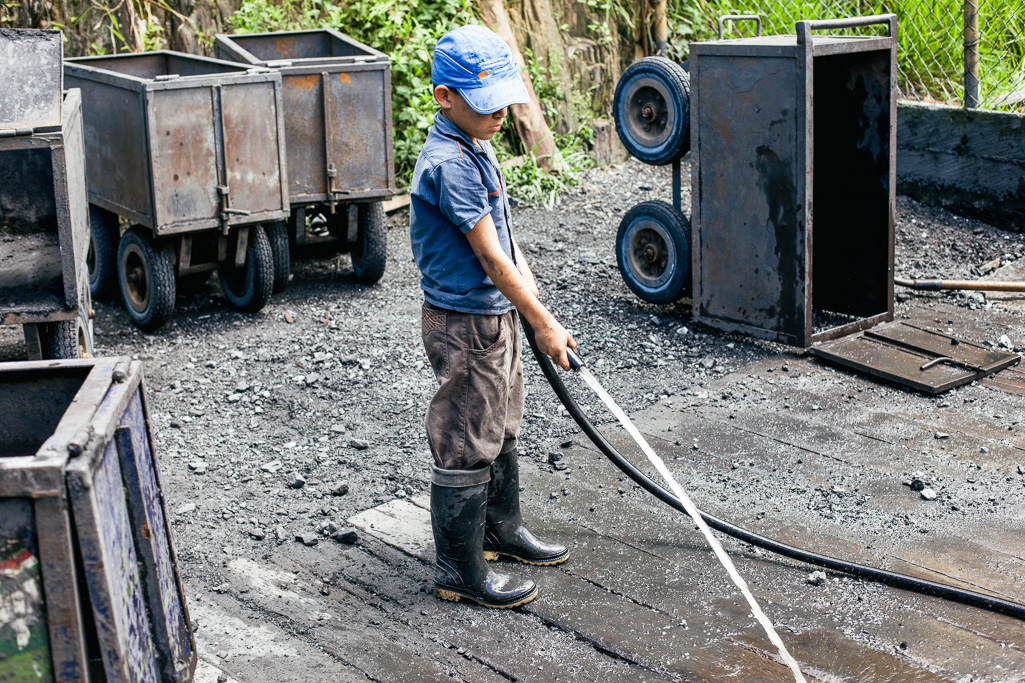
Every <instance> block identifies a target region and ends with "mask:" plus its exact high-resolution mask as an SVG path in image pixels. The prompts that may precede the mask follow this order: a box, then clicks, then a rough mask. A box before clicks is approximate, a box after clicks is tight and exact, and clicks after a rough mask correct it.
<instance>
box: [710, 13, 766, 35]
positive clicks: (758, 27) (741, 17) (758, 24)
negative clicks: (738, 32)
mask: <svg viewBox="0 0 1025 683" xmlns="http://www.w3.org/2000/svg"><path fill="white" fill-rule="evenodd" d="M727 21H732V22H733V23H734V24H736V23H737V22H740V21H753V22H755V35H756V36H759V37H760V36H761V35H762V18H761V17H760V16H758V15H757V14H727V15H725V16H721V17H719V40H722V39H723V37H724V36H725V35H726V31H725V29H726V22H727Z"/></svg>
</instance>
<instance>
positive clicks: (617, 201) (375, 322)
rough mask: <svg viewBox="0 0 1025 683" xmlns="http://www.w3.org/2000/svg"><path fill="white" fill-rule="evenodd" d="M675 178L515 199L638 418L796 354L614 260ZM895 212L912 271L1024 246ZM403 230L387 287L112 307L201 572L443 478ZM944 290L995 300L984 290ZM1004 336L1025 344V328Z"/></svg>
mask: <svg viewBox="0 0 1025 683" xmlns="http://www.w3.org/2000/svg"><path fill="white" fill-rule="evenodd" d="M684 177H685V178H689V172H688V171H687V169H685V171H684ZM670 191H671V184H670V173H669V169H668V168H655V167H649V166H645V165H643V164H641V163H639V162H637V161H633V160H631V161H629V162H627V163H624V164H621V165H618V166H615V167H612V168H609V169H605V170H598V169H595V170H592V171H589V172H588V173H587V174H586V176H585V180H584V182H583V183H582V185H581V186H580V187H578V188H576V189H575V190H574V191H573V192H571V193H570V194H568V195H567V196H565V197H564V198H563V201H562V204H561V205H560V206H558V207H556V208H555V209H553V210H546V209H542V208H528V207H518V208H516V209H514V212H513V216H514V223H515V229H516V234H517V239H518V241H519V243H520V245H521V247H523V249H524V250H525V252H526V253H527V255H528V258H529V260H530V262H531V267H532V268H533V270H534V272H535V274H536V275H537V277H538V281H539V286H540V289H541V292H542V299H543V301H544V302H545V303H546V304H547V305H548V306H549V307H550V308H551V310H552V311H553V312H554V313H555V314H556V316H557V317H559V318H560V319H561V320H562V322H563V323H564V324H565V325H566V327H567V328H568V329H569V330H570V331H571V332H572V333H573V334H574V335H575V337H576V339H577V341H578V342H579V343H580V346H581V353H582V355H583V356H584V357H585V358H587V359H588V360H589V362H590V363H591V365H592V366H593V367H594V368H595V373H596V374H597V375H598V376H599V377H601V378H602V379H603V381H605V382H606V383H607V388H608V389H609V390H610V392H611V393H612V394H613V395H614V396H615V397H616V398H617V400H618V401H619V402H620V404H621V405H622V406H623V407H624V408H625V409H626V410H627V411H628V412H632V411H638V410H640V409H642V408H645V407H648V406H650V405H652V404H654V403H656V402H658V401H660V400H662V399H664V398H666V397H667V396H668V395H670V394H675V393H680V392H682V391H683V390H685V389H696V388H699V387H701V386H703V385H704V383H705V382H706V381H709V380H710V379H712V378H715V377H718V376H721V375H724V374H726V373H728V372H730V371H732V370H734V369H736V368H738V367H741V366H744V365H747V364H749V363H751V362H753V361H757V360H760V359H764V358H766V357H768V356H771V355H774V354H777V353H779V352H780V351H781V350H784V349H785V347H781V346H779V345H776V344H771V343H767V342H761V341H756V340H752V339H749V338H747V337H743V336H741V335H729V334H723V333H720V332H718V331H715V330H711V329H709V328H705V327H702V326H698V325H694V324H693V323H692V322H691V320H690V306H689V303H687V302H681V303H678V304H674V305H672V306H668V307H661V306H654V305H649V304H646V303H644V302H642V301H640V300H639V299H637V298H636V297H635V296H633V295H632V294H631V293H630V292H629V291H628V290H627V288H626V286H625V285H624V284H623V281H622V279H621V278H620V275H619V273H618V271H617V268H616V262H615V255H614V243H615V232H616V229H617V227H618V224H619V221H620V219H621V218H622V215H623V214H624V213H625V211H626V210H628V209H629V208H630V207H631V206H633V205H634V204H636V203H638V202H640V201H642V200H645V199H667V200H668V199H669V198H670ZM684 192H685V195H684V206H685V207H687V206H689V204H690V198H689V188H684ZM897 220H898V231H897V242H896V261H897V268H896V270H897V274H898V276H910V277H935V276H943V277H946V278H958V279H961V278H965V279H967V278H973V277H978V275H979V274H980V273H984V272H985V271H986V270H987V269H989V268H991V267H992V265H993V262H994V261H995V260H997V259H1000V262H1002V263H1004V264H1006V263H1009V262H1012V261H1014V260H1016V259H1018V258H1021V257H1022V255H1023V249H1025V240H1023V237H1022V236H1021V235H1014V234H1009V233H1005V232H1001V231H999V230H997V229H995V228H993V227H991V226H988V225H985V224H982V223H979V222H977V221H972V220H968V219H964V218H960V217H957V216H954V215H952V214H949V213H947V212H945V211H942V210H936V209H932V208H928V207H923V206H921V205H918V204H916V203H914V202H912V201H909V200H905V199H900V200H899V201H898V216H897ZM407 227H408V226H407V218H406V215H405V213H404V212H400V213H397V214H394V215H392V216H391V226H390V231H389V245H388V253H389V263H388V269H387V272H386V274H385V277H384V279H383V280H382V281H381V282H380V283H379V284H377V285H376V286H372V287H366V286H362V285H358V284H356V283H355V280H354V279H353V277H352V274H351V269H350V267H349V263H348V258H347V257H339V258H328V259H324V258H319V259H312V258H311V259H306V260H297V261H296V262H295V263H294V264H293V271H294V273H295V277H294V280H293V281H292V283H291V285H290V287H289V289H288V290H287V291H286V292H285V293H283V294H282V295H278V296H275V297H274V299H273V300H272V302H271V303H270V304H269V305H268V306H267V307H266V308H265V309H264V310H263V311H262V312H261V313H259V314H255V315H243V314H239V313H236V312H233V311H231V310H230V309H228V308H227V307H226V305H225V304H224V302H223V299H222V298H221V296H220V294H219V292H218V290H217V287H216V285H215V284H214V281H213V280H212V281H211V282H210V283H208V284H207V285H206V286H205V288H203V290H202V291H200V292H197V293H192V294H188V295H185V296H182V297H180V298H179V302H178V304H179V307H178V310H177V313H176V317H175V319H174V320H173V321H172V322H171V323H170V324H169V325H167V326H166V327H165V328H164V329H162V330H160V331H159V332H158V333H157V334H154V335H145V334H142V333H140V332H139V331H138V330H136V329H135V328H134V327H132V326H131V324H130V323H129V322H128V320H127V318H126V316H125V315H124V312H123V311H122V310H121V309H120V308H119V307H117V306H114V305H104V304H98V305H97V309H98V315H97V319H96V343H97V348H98V353H100V354H103V355H116V354H125V355H131V356H133V357H135V358H138V359H140V360H143V361H144V362H145V372H146V382H147V386H148V389H149V395H150V401H151V403H150V406H151V412H152V417H153V420H154V427H155V429H156V432H157V434H158V444H159V451H160V457H161V463H162V468H163V472H164V478H165V480H166V482H167V484H168V491H169V498H170V501H169V502H170V507H171V510H172V513H173V516H174V525H175V529H176V533H177V537H178V543H179V558H180V560H181V561H182V570H183V572H184V573H185V574H186V575H187V576H190V577H193V578H195V577H200V576H201V575H202V573H203V572H204V567H206V566H209V564H210V563H216V564H220V563H221V562H223V561H224V560H225V559H226V558H230V557H235V556H245V557H258V556H260V555H262V554H263V553H265V552H266V551H267V549H268V548H269V545H268V544H271V543H274V542H275V540H276V537H280V538H281V539H287V540H288V541H291V540H292V538H294V537H295V536H296V535H302V534H315V533H317V532H318V530H319V531H321V532H323V531H324V530H325V529H327V530H330V529H329V528H328V522H330V523H331V524H333V525H334V526H335V527H342V526H343V525H344V520H345V519H346V518H347V517H348V516H350V515H352V514H354V513H356V512H358V511H361V510H364V509H367V508H369V507H372V506H374V505H377V504H379V503H381V502H383V501H385V500H387V499H390V498H392V497H395V496H400V497H401V496H409V495H412V494H415V493H419V492H422V491H424V490H425V489H426V488H427V483H428V475H429V467H428V465H429V463H430V454H429V451H428V449H427V445H426V439H425V437H424V434H423V414H424V409H425V406H426V404H427V401H428V400H429V398H430V396H431V394H432V392H433V390H434V387H435V381H434V378H433V375H432V373H431V370H430V366H429V365H428V363H427V361H426V358H425V356H424V353H423V349H422V344H421V341H420V322H419V307H420V303H421V301H422V297H421V294H420V290H419V287H418V271H417V269H416V266H415V264H414V263H413V261H412V256H411V252H410V248H409V242H408V236H407ZM986 264H989V265H986ZM916 296H930V297H934V298H936V297H938V296H939V295H937V294H935V293H930V294H922V295H914V294H910V295H909V294H907V293H904V292H900V293H899V296H898V301H899V302H900V303H898V314H899V313H900V312H901V310H902V309H903V308H906V307H907V306H908V305H909V303H910V300H911V299H913V298H914V297H916ZM944 298H945V299H947V300H949V301H950V302H953V303H956V304H957V305H960V306H965V307H970V308H981V307H985V306H989V305H992V304H990V303H989V302H987V300H986V298H985V297H984V296H982V295H980V294H974V295H964V294H950V295H946V296H945V297H944ZM12 330H16V328H6V330H5V331H4V333H3V336H0V358H13V357H17V355H18V354H19V353H23V351H22V350H20V338H19V337H20V335H19V334H18V333H17V332H14V333H13V334H12ZM1008 334H1009V335H1011V339H1012V343H1013V344H1014V345H1016V346H1017V347H1018V350H1022V348H1021V347H1022V346H1023V345H1025V334H1023V330H1022V329H1021V328H1019V329H1017V330H1010V331H1009V332H1008ZM976 341H988V342H991V343H997V341H998V340H997V339H990V340H976ZM528 353H529V351H528ZM526 368H527V373H526V374H527V379H526V381H527V392H528V397H527V418H526V420H525V421H524V426H523V432H522V435H521V441H522V452H524V453H525V454H527V455H530V456H532V457H534V458H536V459H537V460H539V461H544V460H547V457H548V454H549V453H550V452H551V451H553V450H558V446H559V444H560V443H561V442H562V441H564V440H565V439H566V438H567V437H568V435H570V434H572V433H574V432H576V431H577V430H576V427H575V425H573V424H572V423H571V421H570V420H569V418H568V417H566V416H565V412H564V411H563V410H562V408H561V406H560V405H559V404H558V403H557V401H556V398H555V396H554V394H553V393H552V392H550V391H549V390H548V389H547V387H546V386H545V384H544V382H543V380H542V378H541V374H540V371H539V370H538V369H537V367H536V364H535V363H534V362H533V361H532V360H531V359H529V358H527V359H526Z"/></svg>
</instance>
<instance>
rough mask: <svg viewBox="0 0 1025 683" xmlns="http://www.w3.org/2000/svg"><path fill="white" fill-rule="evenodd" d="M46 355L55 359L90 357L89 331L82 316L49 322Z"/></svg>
mask: <svg viewBox="0 0 1025 683" xmlns="http://www.w3.org/2000/svg"><path fill="white" fill-rule="evenodd" d="M45 334H46V357H47V358H52V359H54V360H62V359H69V358H89V356H90V352H89V340H88V336H89V331H88V329H86V328H85V327H83V324H82V318H81V317H80V316H77V315H76V316H75V317H74V319H73V320H62V321H60V322H56V323H47V325H46V327H45Z"/></svg>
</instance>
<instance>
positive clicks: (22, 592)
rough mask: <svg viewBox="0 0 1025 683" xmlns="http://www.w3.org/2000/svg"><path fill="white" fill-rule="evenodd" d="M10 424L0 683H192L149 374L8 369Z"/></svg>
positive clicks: (110, 361)
mask: <svg viewBox="0 0 1025 683" xmlns="http://www.w3.org/2000/svg"><path fill="white" fill-rule="evenodd" d="M0 413H2V414H3V416H4V419H3V420H2V421H0V605H3V609H2V610H0V680H3V681H28V680H33V681H35V680H43V681H55V682H56V683H66V682H67V683H70V682H71V681H75V682H82V681H109V682H111V683H115V682H116V683H137V682H138V681H157V682H163V683H186V682H187V681H191V680H192V677H193V673H194V671H195V667H196V645H195V639H194V636H193V632H192V624H191V622H190V620H189V613H188V606H187V604H186V601H185V593H184V591H183V589H182V583H181V578H180V575H179V572H178V568H177V561H176V558H175V550H174V543H173V539H172V536H171V528H170V519H169V517H168V514H167V507H166V502H165V497H164V492H163V486H162V484H161V480H160V470H159V467H158V465H157V458H156V454H155V452H154V449H153V434H152V433H151V431H150V427H149V425H150V422H149V416H148V412H147V407H146V394H145V391H144V387H143V382H142V368H141V364H140V363H138V362H134V363H133V362H131V361H130V360H129V359H127V358H98V359H95V360H66V361H36V362H26V363H6V364H4V365H2V366H0Z"/></svg>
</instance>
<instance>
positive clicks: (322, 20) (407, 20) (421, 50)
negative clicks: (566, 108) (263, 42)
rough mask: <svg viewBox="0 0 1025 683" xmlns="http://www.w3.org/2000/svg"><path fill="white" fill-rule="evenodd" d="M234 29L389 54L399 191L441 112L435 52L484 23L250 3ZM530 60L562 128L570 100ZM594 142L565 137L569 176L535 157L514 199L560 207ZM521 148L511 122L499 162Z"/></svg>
mask: <svg viewBox="0 0 1025 683" xmlns="http://www.w3.org/2000/svg"><path fill="white" fill-rule="evenodd" d="M231 23H232V26H233V27H234V30H235V32H237V33H256V32H262V31H291V30H297V29H309V28H318V27H331V28H334V29H337V30H339V31H341V32H342V33H345V34H346V35H349V36H352V37H353V38H355V39H356V40H359V41H361V42H364V43H366V44H368V45H370V46H371V47H373V48H374V49H376V50H380V51H381V52H384V53H386V54H388V55H389V56H390V58H391V69H392V78H391V81H392V118H393V122H394V126H393V128H394V142H395V174H396V177H397V181H398V183H399V185H400V186H401V187H406V186H408V184H409V180H410V177H411V176H412V173H413V166H414V165H415V164H416V158H417V155H418V154H419V153H420V148H421V147H422V146H423V142H424V139H425V138H426V137H427V129H428V128H430V126H431V119H432V117H433V116H434V114H435V112H436V111H437V105H436V103H435V102H434V97H433V94H432V90H431V75H430V69H431V57H432V54H433V50H434V45H435V43H437V41H438V39H439V38H441V36H442V35H444V34H445V33H446V32H448V31H449V30H451V29H453V28H455V27H457V26H462V25H464V24H477V23H480V22H479V18H478V16H477V14H476V10H475V8H474V6H473V2H472V0H336V1H334V2H333V1H332V0H243V1H242V4H241V6H240V7H239V9H238V11H237V12H236V13H235V14H234V15H233V16H232V19H231ZM525 59H527V61H528V69H529V73H530V75H531V77H532V78H533V79H534V81H533V82H534V86H535V88H536V89H537V92H538V95H539V98H540V99H541V101H542V108H543V109H544V111H545V115H546V118H547V120H548V122H549V124H550V125H552V126H553V128H554V127H556V125H555V124H556V119H555V118H554V117H556V116H558V115H559V112H560V108H559V107H560V106H561V105H563V103H564V101H565V99H566V98H565V96H564V94H563V93H562V92H561V91H560V90H559V89H558V88H557V86H556V85H555V80H554V79H553V78H551V77H550V75H549V72H548V71H547V70H546V69H545V68H544V67H542V66H541V65H539V64H538V62H537V60H536V59H534V56H533V55H529V53H528V55H527V56H525ZM550 61H551V60H550ZM556 68H557V67H556ZM563 127H565V126H563ZM588 135H589V133H588V132H586V131H584V130H583V129H577V130H575V131H567V132H565V133H563V134H562V135H559V136H558V137H557V143H558V144H560V145H561V146H562V147H563V148H564V150H565V151H564V154H563V161H564V163H565V166H566V169H565V170H564V171H563V173H562V174H561V175H560V176H553V175H550V174H548V173H545V172H544V171H543V170H541V169H540V168H538V167H537V165H536V162H535V160H534V159H533V158H532V157H530V155H528V157H530V158H528V159H527V161H526V162H525V163H524V164H523V165H521V166H519V167H516V168H512V169H509V170H508V171H507V172H506V182H507V184H508V187H509V189H510V191H511V192H512V194H513V195H514V196H516V197H517V198H519V199H520V200H521V201H525V202H527V203H540V202H548V203H551V202H554V201H557V197H558V193H559V192H560V191H561V190H562V189H564V188H565V187H566V186H568V185H572V184H576V183H577V182H579V181H578V177H579V171H580V170H581V169H582V168H584V167H585V166H586V165H587V164H589V162H590V159H589V157H587V155H586V154H584V153H583V152H582V145H583V144H585V142H586V141H589V138H588ZM518 144H519V140H518V138H517V137H516V135H515V134H514V133H513V132H512V131H511V124H509V123H508V120H507V123H506V125H505V126H504V127H503V129H502V131H501V132H500V134H499V136H496V145H495V147H496V153H497V154H498V155H499V159H500V160H506V159H508V158H511V157H514V156H516V155H518V154H522V153H523V152H524V150H522V149H520V148H518Z"/></svg>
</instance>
